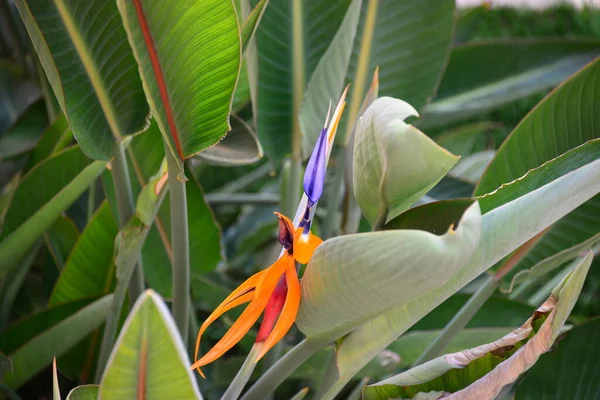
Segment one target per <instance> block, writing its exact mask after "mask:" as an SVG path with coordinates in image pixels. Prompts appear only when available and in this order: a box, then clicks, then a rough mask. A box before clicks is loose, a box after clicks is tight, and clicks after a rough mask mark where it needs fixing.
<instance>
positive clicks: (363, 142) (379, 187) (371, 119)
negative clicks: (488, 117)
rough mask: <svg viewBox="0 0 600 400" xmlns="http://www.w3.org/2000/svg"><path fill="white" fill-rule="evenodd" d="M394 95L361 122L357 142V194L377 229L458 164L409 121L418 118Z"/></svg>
mask: <svg viewBox="0 0 600 400" xmlns="http://www.w3.org/2000/svg"><path fill="white" fill-rule="evenodd" d="M417 115H418V114H417V112H416V111H415V109H414V108H413V107H412V106H411V105H410V104H408V103H406V102H404V101H402V100H398V99H393V98H390V97H381V98H379V99H377V100H375V101H374V102H373V104H371V106H370V107H369V108H368V109H367V111H366V112H365V114H364V115H363V116H362V117H361V119H360V120H359V121H358V123H357V126H356V132H355V135H356V136H355V142H354V162H353V165H354V195H355V197H356V200H357V202H358V204H359V205H360V208H361V209H362V212H363V214H364V216H365V217H366V218H367V219H368V220H369V222H370V223H371V225H373V224H374V223H375V220H376V219H377V216H378V215H379V214H380V213H381V211H382V210H387V211H388V219H392V218H394V217H395V216H397V215H399V214H401V213H402V212H404V211H406V210H407V209H408V208H409V207H410V206H411V205H412V204H414V203H415V202H416V201H417V200H418V199H419V198H420V197H421V196H422V195H424V194H425V193H427V192H428V191H429V190H430V189H431V188H432V187H433V186H435V184H436V183H438V182H439V180H440V179H442V178H443V177H444V175H446V173H448V171H449V170H450V169H451V168H452V167H453V166H454V165H455V164H456V163H457V162H458V158H457V157H456V156H454V155H452V154H450V153H448V152H447V151H446V150H444V149H443V148H441V147H439V146H438V145H437V144H435V142H433V141H432V140H431V139H430V138H428V137H427V136H426V135H425V134H424V133H422V132H421V131H419V130H418V129H416V128H415V127H414V126H412V125H408V124H406V123H405V122H404V119H406V118H407V117H409V116H417Z"/></svg>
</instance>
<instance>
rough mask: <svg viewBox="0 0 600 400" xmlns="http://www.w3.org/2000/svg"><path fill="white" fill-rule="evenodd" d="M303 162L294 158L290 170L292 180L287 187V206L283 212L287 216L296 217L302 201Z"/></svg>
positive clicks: (285, 205) (283, 208) (284, 206)
mask: <svg viewBox="0 0 600 400" xmlns="http://www.w3.org/2000/svg"><path fill="white" fill-rule="evenodd" d="M301 182H302V160H301V159H300V160H295V159H293V158H292V164H291V168H290V180H289V183H288V186H287V190H288V192H287V196H286V199H285V200H286V201H285V204H283V207H282V209H281V210H282V212H283V213H284V214H285V215H291V216H293V215H294V212H295V211H296V206H297V204H298V202H299V201H300V197H301V193H302V183H301Z"/></svg>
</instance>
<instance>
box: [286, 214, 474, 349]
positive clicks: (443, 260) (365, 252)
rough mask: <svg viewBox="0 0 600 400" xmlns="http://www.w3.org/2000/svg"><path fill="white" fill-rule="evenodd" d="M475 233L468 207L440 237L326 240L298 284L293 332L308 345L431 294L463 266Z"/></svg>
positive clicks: (414, 234)
mask: <svg viewBox="0 0 600 400" xmlns="http://www.w3.org/2000/svg"><path fill="white" fill-rule="evenodd" d="M480 230H481V214H480V211H479V205H478V204H477V203H474V204H473V205H471V206H470V207H469V208H468V209H467V211H465V213H464V215H463V216H462V218H461V221H460V223H459V225H458V228H457V230H456V231H454V230H452V229H450V230H448V232H446V233H445V234H444V235H442V236H437V235H435V234H431V233H429V232H425V231H417V230H393V231H385V232H373V233H363V234H357V235H348V236H341V237H337V238H334V239H331V240H327V241H326V242H325V243H323V244H322V245H321V246H319V247H318V248H317V250H316V251H315V254H314V255H313V257H312V259H311V261H310V264H309V265H308V267H307V268H306V272H305V273H304V276H303V278H302V302H301V305H300V311H299V313H298V317H297V318H296V323H297V325H298V327H299V328H300V330H302V332H304V333H305V334H306V336H307V337H308V338H309V339H310V338H314V337H318V336H324V335H328V336H333V333H335V334H336V335H337V336H339V335H341V334H344V333H347V332H349V331H350V330H352V328H354V327H356V326H357V325H360V324H361V323H363V322H364V321H366V320H368V319H372V318H376V317H377V316H378V315H381V314H383V313H385V312H386V311H388V310H390V309H392V308H394V307H396V306H397V305H398V304H404V303H406V302H409V301H411V300H413V299H414V298H416V297H418V296H419V295H422V294H423V293H428V292H434V291H435V289H436V288H438V287H439V286H441V285H443V284H444V283H446V282H447V281H448V279H450V278H451V277H452V276H454V274H456V273H457V271H459V270H460V269H461V268H462V267H463V266H464V264H465V263H466V262H467V261H468V260H469V258H470V257H471V255H472V254H473V252H474V251H475V249H476V248H477V244H478V242H479V235H480ZM399 266H402V267H401V268H399ZM342 298H343V299H344V301H340V300H339V299H342Z"/></svg>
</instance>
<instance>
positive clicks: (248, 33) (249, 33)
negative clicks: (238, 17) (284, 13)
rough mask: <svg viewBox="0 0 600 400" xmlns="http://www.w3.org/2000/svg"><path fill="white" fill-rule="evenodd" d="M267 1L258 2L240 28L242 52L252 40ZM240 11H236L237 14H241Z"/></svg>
mask: <svg viewBox="0 0 600 400" xmlns="http://www.w3.org/2000/svg"><path fill="white" fill-rule="evenodd" d="M268 3H269V0H260V1H259V2H258V3H257V4H256V6H254V9H253V10H252V11H251V12H250V14H249V15H248V17H246V21H244V26H242V30H241V32H240V35H241V40H242V52H243V51H245V50H246V48H247V46H248V44H249V43H250V41H251V40H252V37H253V36H254V33H255V32H256V28H257V27H258V24H259V22H260V19H261V18H262V16H263V13H264V12H265V7H267V4H268ZM241 11H242V10H238V14H240V13H241Z"/></svg>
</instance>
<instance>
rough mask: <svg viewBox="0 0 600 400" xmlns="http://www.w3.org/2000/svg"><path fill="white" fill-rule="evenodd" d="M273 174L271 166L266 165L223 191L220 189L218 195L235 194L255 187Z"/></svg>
mask: <svg viewBox="0 0 600 400" xmlns="http://www.w3.org/2000/svg"><path fill="white" fill-rule="evenodd" d="M270 172H271V165H270V164H269V163H266V164H264V165H261V166H260V167H258V168H256V169H255V170H254V171H252V172H249V173H248V174H246V175H244V176H242V177H240V178H238V179H236V180H234V181H231V182H229V183H228V184H226V185H225V186H223V187H222V188H221V189H218V190H217V192H218V193H235V192H239V191H240V190H244V189H246V188H247V187H248V186H251V185H253V184H254V183H256V182H258V181H260V180H261V179H262V178H264V177H265V176H267V175H269V173H270Z"/></svg>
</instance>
